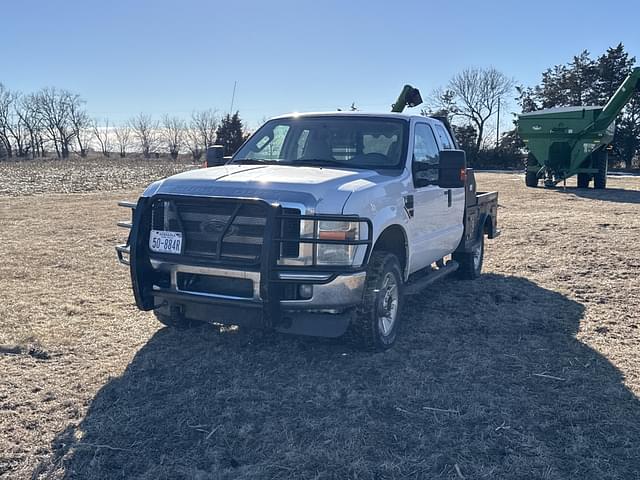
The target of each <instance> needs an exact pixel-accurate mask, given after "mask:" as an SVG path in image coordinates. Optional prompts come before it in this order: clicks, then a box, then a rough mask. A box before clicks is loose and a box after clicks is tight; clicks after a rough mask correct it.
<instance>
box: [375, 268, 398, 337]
mask: <svg viewBox="0 0 640 480" xmlns="http://www.w3.org/2000/svg"><path fill="white" fill-rule="evenodd" d="M378 298H379V299H380V304H379V307H378V327H379V328H380V331H381V332H382V334H383V335H384V336H387V335H389V334H390V333H391V330H393V326H394V324H395V323H396V315H397V313H398V303H399V300H400V295H399V292H398V281H397V280H396V277H395V276H394V275H393V273H391V272H387V274H386V275H385V277H384V279H383V281H382V287H381V288H380V292H379V297H378Z"/></svg>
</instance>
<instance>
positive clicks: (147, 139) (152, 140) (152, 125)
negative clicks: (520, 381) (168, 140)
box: [130, 113, 159, 158]
mask: <svg viewBox="0 0 640 480" xmlns="http://www.w3.org/2000/svg"><path fill="white" fill-rule="evenodd" d="M130 126H131V129H132V130H133V135H134V136H135V138H136V139H137V140H138V144H139V145H140V151H141V152H142V154H143V155H144V157H145V158H149V157H151V152H152V151H153V150H155V148H156V146H157V141H158V128H159V125H158V122H157V121H154V120H153V119H152V118H151V115H146V114H144V113H140V114H139V115H138V116H137V117H135V118H133V119H131V122H130Z"/></svg>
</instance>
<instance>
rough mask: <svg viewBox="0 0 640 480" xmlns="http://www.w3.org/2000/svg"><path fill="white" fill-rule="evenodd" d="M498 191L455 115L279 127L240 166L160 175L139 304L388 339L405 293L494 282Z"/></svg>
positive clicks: (289, 121)
mask: <svg viewBox="0 0 640 480" xmlns="http://www.w3.org/2000/svg"><path fill="white" fill-rule="evenodd" d="M497 202H498V194H497V193H495V192H493V193H477V192H476V184H475V178H474V174H473V170H471V169H467V168H466V160H465V153H464V152H463V151H462V150H458V149H457V145H456V142H455V139H454V138H453V135H452V134H451V131H450V129H449V127H448V124H447V123H446V121H444V122H443V121H441V120H440V119H437V118H430V117H424V116H416V115H406V114H398V113H388V114H364V113H358V112H348V113H347V112H338V113H322V114H301V115H298V114H294V115H287V116H282V117H277V118H274V119H271V120H269V121H267V122H266V123H265V124H264V125H263V126H262V127H261V128H260V129H258V130H257V131H256V132H255V133H254V134H253V135H252V136H251V137H250V138H249V139H248V140H247V141H246V142H245V144H244V145H243V146H242V147H241V148H240V149H239V150H238V151H237V152H236V153H235V155H234V156H233V157H232V158H231V159H230V160H228V161H227V163H226V164H224V165H221V166H217V167H211V168H203V169H199V170H192V171H188V172H185V173H181V174H178V175H174V176H172V177H169V178H167V179H165V180H161V181H157V182H155V183H153V184H151V185H150V186H149V187H148V188H147V189H146V190H145V191H144V193H143V194H142V196H141V197H140V199H139V200H138V201H137V202H136V203H128V202H122V203H121V205H123V206H126V207H129V208H131V209H132V221H131V222H130V223H129V222H120V224H119V225H120V226H125V227H128V228H130V229H131V231H130V234H129V238H128V241H127V243H126V244H123V245H119V246H118V247H116V250H117V252H118V256H119V259H120V260H121V262H122V263H125V264H127V265H130V270H131V280H132V284H133V292H134V296H135V300H136V303H137V306H138V307H139V308H140V309H142V310H153V311H154V313H155V315H156V316H157V318H158V319H159V320H160V321H161V322H162V323H164V324H166V325H170V326H180V325H187V324H189V323H191V322H199V321H206V322H215V323H220V324H234V325H241V326H243V325H244V326H253V327H262V328H273V329H276V330H278V331H281V332H288V333H296V334H306V335H318V336H328V337H338V336H341V335H344V334H346V335H348V336H349V337H350V338H351V339H354V340H355V341H356V342H358V343H359V344H360V345H361V346H363V347H365V348H368V349H378V350H381V349H386V348H388V347H390V346H391V345H392V344H393V343H394V341H395V339H396V337H397V333H398V329H399V325H400V320H401V310H402V304H403V297H404V296H406V295H409V294H414V293H417V292H419V291H421V289H423V288H424V287H425V286H426V285H428V284H430V283H432V282H433V281H435V280H437V279H439V278H442V277H444V276H446V275H448V274H450V273H454V272H456V273H457V274H458V275H459V276H460V277H462V278H468V279H472V278H475V277H477V276H478V275H480V271H481V269H482V263H483V256H484V237H485V235H487V236H488V238H494V237H496V236H497V235H498V234H499V231H498V229H497V228H496V220H497V207H498V203H497Z"/></svg>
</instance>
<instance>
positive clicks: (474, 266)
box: [453, 233, 484, 280]
mask: <svg viewBox="0 0 640 480" xmlns="http://www.w3.org/2000/svg"><path fill="white" fill-rule="evenodd" d="M453 259H454V260H455V261H456V262H458V264H459V265H460V266H459V267H458V272H457V273H458V278H461V279H463V280H474V279H476V278H478V277H479V276H480V274H481V273H482V263H483V261H484V233H482V234H481V235H480V240H478V242H477V243H476V244H475V245H474V246H473V248H472V249H471V251H470V252H460V253H454V254H453Z"/></svg>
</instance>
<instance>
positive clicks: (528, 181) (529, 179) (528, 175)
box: [524, 154, 538, 188]
mask: <svg viewBox="0 0 640 480" xmlns="http://www.w3.org/2000/svg"><path fill="white" fill-rule="evenodd" d="M537 164H538V161H537V160H536V159H535V157H534V156H533V155H532V154H529V155H528V156H527V159H526V160H525V162H524V183H525V185H526V186H527V187H532V188H535V187H537V186H538V172H536V171H533V172H530V171H529V166H530V165H537Z"/></svg>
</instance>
